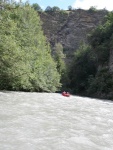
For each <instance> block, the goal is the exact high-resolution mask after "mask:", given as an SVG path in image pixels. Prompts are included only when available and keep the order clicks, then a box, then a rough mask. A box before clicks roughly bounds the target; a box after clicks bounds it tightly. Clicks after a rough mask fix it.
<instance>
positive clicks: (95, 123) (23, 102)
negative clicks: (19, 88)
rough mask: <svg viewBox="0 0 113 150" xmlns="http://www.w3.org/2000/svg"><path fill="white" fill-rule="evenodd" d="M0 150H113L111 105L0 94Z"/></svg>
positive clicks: (41, 95) (40, 95) (58, 97)
mask: <svg viewBox="0 0 113 150" xmlns="http://www.w3.org/2000/svg"><path fill="white" fill-rule="evenodd" d="M0 150H113V102H111V101H102V100H98V99H90V98H87V97H79V96H70V97H63V96H62V95H61V94H58V93H36V92H33V93H29V92H11V91H10V92H8V91H6V92H3V91H1V92H0Z"/></svg>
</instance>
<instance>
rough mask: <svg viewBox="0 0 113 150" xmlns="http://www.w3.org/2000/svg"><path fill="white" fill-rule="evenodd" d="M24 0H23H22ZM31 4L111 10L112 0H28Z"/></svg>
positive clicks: (43, 6)
mask: <svg viewBox="0 0 113 150" xmlns="http://www.w3.org/2000/svg"><path fill="white" fill-rule="evenodd" d="M24 1H25V0H24ZM28 1H29V2H30V3H31V4H33V3H37V4H39V6H40V7H41V8H42V9H43V10H45V9H46V7H47V6H50V7H53V6H57V7H59V8H60V9H63V10H67V9H68V6H72V8H76V9H78V8H81V9H89V8H90V7H91V6H94V7H96V9H103V8H106V9H107V10H110V11H112V10H113V0H28Z"/></svg>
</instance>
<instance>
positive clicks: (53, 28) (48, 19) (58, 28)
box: [39, 9, 107, 59]
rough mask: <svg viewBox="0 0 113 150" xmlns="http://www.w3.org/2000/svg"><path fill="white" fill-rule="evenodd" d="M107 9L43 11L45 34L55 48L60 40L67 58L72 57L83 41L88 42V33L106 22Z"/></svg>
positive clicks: (41, 14) (41, 16)
mask: <svg viewBox="0 0 113 150" xmlns="http://www.w3.org/2000/svg"><path fill="white" fill-rule="evenodd" d="M106 14H107V11H105V10H101V11H90V10H87V11H86V10H82V9H77V10H74V11H60V12H48V13H47V12H46V13H45V12H43V13H40V14H39V15H40V18H41V20H42V22H43V25H42V26H43V30H44V34H45V35H46V37H47V40H48V41H49V42H50V44H51V47H52V48H53V47H54V45H55V43H57V42H59V43H61V44H62V46H63V48H64V53H65V54H66V56H67V58H68V59H70V57H72V55H73V52H74V51H76V50H77V49H78V47H79V45H80V43H81V42H85V43H87V35H88V34H89V33H90V32H91V30H92V29H94V28H95V27H96V26H97V25H99V24H101V23H103V22H104V16H105V15H106Z"/></svg>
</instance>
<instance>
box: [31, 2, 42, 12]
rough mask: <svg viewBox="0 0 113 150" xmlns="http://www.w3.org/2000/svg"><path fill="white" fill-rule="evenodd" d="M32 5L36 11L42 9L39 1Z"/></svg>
mask: <svg viewBox="0 0 113 150" xmlns="http://www.w3.org/2000/svg"><path fill="white" fill-rule="evenodd" d="M32 7H33V8H34V10H36V11H42V9H41V7H40V6H39V5H38V4H37V3H34V4H33V5H32Z"/></svg>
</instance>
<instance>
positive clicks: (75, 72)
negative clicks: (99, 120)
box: [69, 12, 113, 99]
mask: <svg viewBox="0 0 113 150" xmlns="http://www.w3.org/2000/svg"><path fill="white" fill-rule="evenodd" d="M88 40H89V45H88V46H84V44H83V45H82V46H80V48H79V49H78V51H76V52H75V56H74V61H73V63H72V67H71V69H70V73H69V77H70V80H71V81H70V88H71V89H72V91H73V93H74V94H79V95H82V94H83V95H86V96H91V97H98V98H106V99H113V72H112V70H110V66H109V59H110V52H111V51H112V50H113V12H109V14H108V16H106V21H105V23H104V24H103V25H99V26H98V27H97V28H96V29H95V30H93V31H92V33H91V34H90V35H89V36H88ZM73 83H74V84H73Z"/></svg>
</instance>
